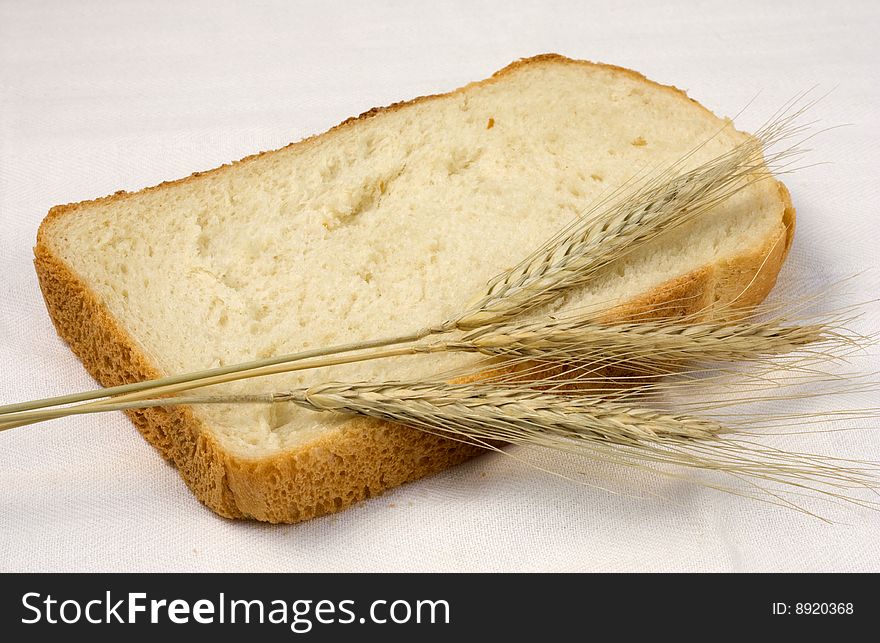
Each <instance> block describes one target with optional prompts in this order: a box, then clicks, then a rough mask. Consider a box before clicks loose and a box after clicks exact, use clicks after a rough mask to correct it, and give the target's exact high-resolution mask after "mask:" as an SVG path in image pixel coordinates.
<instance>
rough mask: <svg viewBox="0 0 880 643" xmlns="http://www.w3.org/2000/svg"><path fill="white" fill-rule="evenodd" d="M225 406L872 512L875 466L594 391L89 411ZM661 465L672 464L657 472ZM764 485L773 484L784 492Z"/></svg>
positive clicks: (351, 391) (363, 387) (467, 387)
mask: <svg viewBox="0 0 880 643" xmlns="http://www.w3.org/2000/svg"><path fill="white" fill-rule="evenodd" d="M231 403H233V404H247V403H257V404H279V403H294V404H297V405H299V406H301V407H303V408H306V409H309V410H312V411H321V412H334V413H346V414H357V415H362V416H367V417H372V418H377V419H382V420H387V421H391V422H396V423H401V424H405V425H407V426H410V427H413V428H414V429H417V430H420V431H423V432H426V433H431V434H434V435H439V436H442V437H445V438H448V439H452V440H457V441H460V442H465V443H467V444H471V445H475V446H478V447H481V448H485V449H490V450H495V451H499V452H500V453H505V454H507V453H506V452H504V451H501V450H500V449H499V445H501V444H520V445H531V446H540V447H545V448H551V449H554V450H558V451H564V452H568V453H573V454H577V455H580V456H587V457H589V458H592V459H597V460H599V461H602V462H608V463H615V464H621V465H626V466H630V467H637V468H647V467H650V470H651V471H652V472H654V473H658V474H661V475H665V476H670V477H674V478H681V477H684V476H683V475H682V474H681V473H678V472H677V471H678V468H680V467H685V468H686V469H692V470H694V469H696V470H700V471H709V472H715V473H721V474H725V475H727V476H730V477H733V478H734V479H736V480H738V481H740V482H744V483H745V484H746V488H745V490H744V489H743V488H741V487H731V486H724V485H720V484H718V483H715V482H712V481H700V480H697V481H696V482H698V483H700V484H703V485H704V486H707V487H711V488H714V489H718V490H721V491H725V492H729V493H734V494H737V495H743V496H747V497H750V498H755V499H759V500H764V501H768V502H771V503H774V504H781V505H783V506H786V507H789V508H794V509H797V510H800V511H806V510H805V509H804V508H803V507H801V506H800V505H798V504H797V503H796V502H793V501H792V500H789V499H788V498H787V495H797V494H799V493H815V492H818V493H820V494H823V495H824V496H825V497H828V498H831V499H837V500H843V501H847V502H851V503H854V504H858V505H863V506H867V507H871V508H876V507H875V505H874V504H873V503H871V502H868V501H864V500H861V499H859V498H858V497H855V496H853V495H852V493H851V491H852V490H856V489H861V490H872V491H875V490H876V488H877V486H878V480H877V478H876V471H877V467H876V465H875V464H873V463H867V462H862V461H856V460H845V459H842V458H833V457H822V456H818V455H812V454H804V453H796V452H786V451H782V450H780V449H776V448H773V447H770V446H767V445H763V444H760V443H757V442H755V439H756V436H755V435H754V434H749V433H742V434H740V433H738V432H736V431H735V430H734V429H733V428H731V427H729V426H726V425H725V424H722V423H719V422H718V421H717V420H714V419H711V418H706V417H701V416H699V415H691V414H684V413H679V412H672V411H666V410H663V409H659V408H649V407H644V406H639V405H637V404H633V403H631V402H626V401H617V402H615V401H608V400H603V399H600V398H598V397H595V396H584V395H579V396H576V397H572V396H567V395H560V394H557V393H549V392H546V391H542V390H536V389H534V388H532V387H530V386H520V387H518V388H516V387H515V388H499V387H496V386H493V385H489V384H485V383H481V382H477V383H471V384H448V383H445V382H388V383H379V384H370V383H326V384H321V385H317V386H312V387H309V388H302V389H297V390H293V391H288V392H278V393H265V394H248V395H225V396H206V397H199V396H183V397H177V398H161V399H154V400H147V401H139V402H119V403H110V404H107V405H106V406H105V407H104V408H101V409H97V410H98V411H108V410H124V409H127V408H133V407H135V406H138V407H143V406H162V407H170V406H175V405H191V404H231ZM87 407H88V405H81V406H80V407H74V408H79V409H85V408H87ZM95 411H96V410H95V409H89V410H86V411H82V412H95ZM507 455H510V454H507ZM511 457H516V456H511ZM663 465H671V466H673V467H674V468H673V469H672V470H666V469H664V468H662V467H663ZM563 477H564V476H563ZM768 485H771V486H768ZM772 485H781V486H782V488H783V489H787V491H780V490H776V489H775V488H774V487H773V486H772ZM806 512H807V513H811V512H809V511H806ZM812 515H815V514H812Z"/></svg>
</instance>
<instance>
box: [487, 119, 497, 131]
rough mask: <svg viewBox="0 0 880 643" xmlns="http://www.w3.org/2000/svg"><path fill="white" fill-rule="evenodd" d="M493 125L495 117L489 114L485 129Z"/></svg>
mask: <svg viewBox="0 0 880 643" xmlns="http://www.w3.org/2000/svg"><path fill="white" fill-rule="evenodd" d="M493 127H495V119H494V118H492V117H491V116H490V117H489V122H488V124H487V125H486V129H492V128H493Z"/></svg>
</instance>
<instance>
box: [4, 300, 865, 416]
mask: <svg viewBox="0 0 880 643" xmlns="http://www.w3.org/2000/svg"><path fill="white" fill-rule="evenodd" d="M834 342H837V343H839V344H841V345H848V344H850V343H854V342H855V340H854V339H853V338H852V337H850V336H848V335H845V334H843V332H842V331H840V330H838V329H836V328H834V327H833V326H831V325H829V324H819V323H814V324H809V325H788V326H781V325H778V324H777V323H775V322H774V321H769V322H743V321H740V322H728V321H712V322H700V323H693V324H689V323H687V322H686V321H685V322H684V323H682V322H680V321H678V320H675V319H667V320H651V321H640V322H621V323H613V322H606V323H601V322H596V321H593V319H592V318H591V317H590V316H579V317H570V318H565V319H555V318H545V319H543V320H541V321H536V322H525V323H519V324H507V325H496V326H489V327H487V328H484V329H480V330H477V331H472V332H471V333H468V334H465V335H463V336H462V337H461V338H458V339H455V340H449V341H438V340H431V339H428V340H422V341H420V342H416V343H414V344H412V345H410V346H400V347H396V348H391V349H383V348H378V349H375V350H373V351H372V352H370V351H367V352H360V353H352V354H345V355H338V356H335V357H333V358H327V357H324V358H320V359H319V360H317V361H309V360H304V361H298V362H294V363H282V364H273V365H269V366H257V367H255V368H242V369H240V370H236V371H234V372H231V373H223V374H220V375H214V376H212V377H204V378H200V379H196V380H185V381H182V382H174V383H172V384H169V385H164V386H156V387H151V388H149V389H147V390H143V391H137V392H134V393H129V394H126V395H116V396H113V397H110V398H109V399H108V400H101V401H97V402H92V403H91V404H90V406H88V407H87V408H86V409H85V410H84V411H79V412H90V411H91V412H99V411H101V410H107V409H108V408H110V407H108V406H107V404H108V403H111V404H112V403H116V404H126V405H127V406H124V407H112V408H134V407H135V406H136V404H137V402H138V401H142V400H149V399H151V398H156V397H159V396H167V395H172V394H176V393H179V392H181V391H189V390H193V389H196V388H201V387H205V386H212V385H216V384H224V383H227V382H231V381H237V380H242V379H249V378H255V377H264V376H267V375H274V374H278V373H283V372H291V371H296V370H302V369H311V368H315V367H318V366H330V365H339V364H346V363H353V362H357V361H365V360H373V359H378V358H388V357H396V356H402V355H418V354H430V353H447V352H464V353H478V354H482V355H485V356H489V357H503V358H506V359H505V361H504V362H502V364H501V366H502V369H503V370H502V372H503V373H507V372H508V371H513V373H514V376H515V377H514V381H516V382H520V381H523V380H528V379H531V380H535V379H536V374H537V375H540V376H541V378H542V379H543V380H544V382H543V383H544V384H545V385H548V384H549V382H547V381H546V379H547V378H546V371H547V369H548V365H550V364H559V365H562V366H564V368H565V371H564V375H563V377H562V378H561V379H562V383H563V384H564V385H566V386H576V387H577V388H578V389H579V390H582V391H584V390H588V385H589V384H594V385H596V386H597V387H598V389H599V390H606V389H607V388H608V387H609V384H611V383H617V384H620V383H624V384H631V382H630V381H629V380H631V379H632V374H637V375H660V374H665V373H671V372H678V373H679V374H680V373H681V366H682V365H683V364H685V363H687V362H690V361H694V360H700V361H732V360H746V359H751V360H758V359H760V358H762V357H766V356H779V355H783V354H787V353H790V352H792V351H795V350H799V349H803V348H804V347H805V346H809V345H815V346H817V347H819V346H823V347H824V348H823V352H819V353H818V354H820V355H829V354H833V353H832V351H831V348H832V346H833V343H834ZM817 350H818V348H817ZM608 367H618V368H619V367H624V368H625V369H626V373H627V374H626V375H623V376H621V378H618V380H617V381H616V380H615V378H613V377H609V376H608V373H607V369H608ZM483 370H485V369H484V365H482V364H481V365H479V366H478V367H477V369H474V368H473V367H470V368H468V369H465V370H463V371H461V372H452V373H449V374H448V376H449V379H457V378H464V377H467V378H472V377H476V376H483V377H484V378H485V377H490V378H491V375H486V374H484V373H480V371H483ZM495 370H497V365H496V366H495ZM495 383H496V384H497V383H498V382H497V379H496V382H495ZM559 383H560V382H555V384H559ZM83 406H85V405H83ZM73 408H80V407H69V406H60V405H59V406H55V407H52V408H49V409H24V410H20V411H8V412H5V413H2V414H0V430H5V429H10V428H15V427H17V426H23V425H25V424H31V423H35V422H41V421H45V420H50V419H56V418H60V417H64V416H65V415H69V414H72V412H73V410H72V409H73Z"/></svg>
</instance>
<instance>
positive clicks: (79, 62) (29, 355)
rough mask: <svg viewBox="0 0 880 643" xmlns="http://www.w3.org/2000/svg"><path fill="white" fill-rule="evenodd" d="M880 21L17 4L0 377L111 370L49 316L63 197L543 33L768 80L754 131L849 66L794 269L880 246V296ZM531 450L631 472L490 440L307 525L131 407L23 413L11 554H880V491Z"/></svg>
mask: <svg viewBox="0 0 880 643" xmlns="http://www.w3.org/2000/svg"><path fill="white" fill-rule="evenodd" d="M878 33H880V5H878V4H877V3H876V2H872V1H865V2H834V3H825V2H804V1H801V2H766V0H760V1H757V2H751V1H748V2H745V1H742V0H741V1H738V2H691V1H688V2H685V1H682V0H676V1H673V0H665V1H664V2H656V3H651V2H626V1H615V2H608V1H607V0H606V1H602V2H592V3H579V2H549V1H547V0H541V1H538V2H512V1H511V0H504V1H500V2H475V1H472V0H466V1H463V2H454V3H435V2H424V3H418V2H382V3H380V2H351V3H345V4H342V3H340V4H339V5H336V6H334V5H333V3H325V2H316V3H314V4H311V5H309V4H300V3H294V2H227V3H216V2H201V1H194V0H176V1H174V2H156V3H152V2H151V3H144V2H140V1H127V2H106V3H99V2H75V3H73V2H70V3H68V2H60V1H59V2H45V1H43V2H40V1H21V2H8V1H4V2H2V3H0V92H2V93H0V127H2V130H0V275H2V278H0V400H2V401H5V402H11V401H18V400H22V399H29V398H34V397H42V396H45V395H49V394H60V393H62V392H69V391H72V390H79V389H86V388H92V387H93V386H94V382H93V381H92V379H91V378H90V377H89V376H88V375H86V373H85V372H84V370H83V368H82V367H81V365H80V364H79V362H78V361H77V360H76V359H75V358H74V357H73V355H72V354H71V353H70V352H69V350H68V349H67V347H66V346H65V345H64V344H63V343H62V342H61V341H60V340H59V339H58V338H57V337H56V335H55V332H54V330H53V328H52V326H51V324H50V322H49V319H48V316H47V314H46V312H45V309H44V307H43V302H42V299H41V296H40V293H39V290H38V287H37V281H36V278H35V275H34V271H33V268H32V265H31V257H32V254H31V249H32V245H33V241H34V235H35V233H36V229H37V226H38V224H39V222H40V220H41V219H42V217H43V216H44V214H45V213H46V211H47V210H48V208H49V207H50V206H52V205H54V204H58V203H66V202H71V201H78V200H81V199H86V198H93V197H97V196H100V195H104V194H107V193H110V192H113V191H115V190H118V189H123V188H124V189H127V190H133V189H138V188H141V187H143V186H147V185H151V184H155V183H157V182H159V181H162V180H164V179H169V178H176V177H180V176H183V175H186V174H189V173H190V172H192V171H194V170H198V169H207V168H210V167H213V166H216V165H218V164H220V163H223V162H226V161H229V160H231V159H235V158H239V157H241V156H244V155H246V154H249V153H252V152H255V151H258V150H265V149H271V148H274V147H278V146H281V145H283V144H285V143H287V142H289V141H291V140H295V139H299V138H301V137H303V136H306V135H310V134H313V133H317V132H320V131H323V130H325V129H326V128H327V127H329V126H331V125H333V124H335V123H337V122H339V121H341V120H343V119H344V118H346V117H348V116H351V115H353V114H358V113H360V112H362V111H365V110H367V109H368V108H370V107H372V106H375V105H384V104H388V103H390V102H394V101H397V100H401V99H406V98H411V97H414V96H418V95H421V94H426V93H433V92H438V91H445V90H449V89H452V88H455V87H457V86H459V85H462V84H464V83H466V82H468V81H471V80H476V79H480V78H483V77H485V76H487V75H489V74H491V73H492V72H493V71H495V70H497V69H499V68H501V67H503V66H504V65H505V64H507V63H509V62H511V61H512V60H514V59H516V58H519V57H523V56H529V55H533V54H537V53H542V52H546V51H556V52H559V53H563V54H566V55H569V56H572V57H577V58H588V59H593V60H601V61H605V62H610V63H614V64H618V65H622V66H626V67H631V68H634V69H637V70H640V71H642V72H644V73H646V74H647V75H648V76H649V77H650V78H653V79H655V80H658V81H661V82H665V83H672V84H675V85H677V86H679V87H682V88H686V89H688V90H689V91H690V92H691V95H692V96H693V97H695V98H697V99H698V100H700V101H701V102H703V103H704V104H705V105H707V106H708V107H710V108H711V109H713V110H715V111H716V112H718V113H722V114H727V115H732V114H735V113H736V112H738V111H739V110H740V109H741V108H742V107H743V106H744V105H745V104H746V103H747V102H748V101H749V99H751V98H753V97H754V96H755V95H756V94H758V93H759V92H760V94H758V98H757V99H756V100H755V101H754V103H753V104H752V107H750V108H749V110H747V112H746V113H745V114H744V115H743V116H742V117H741V118H740V119H738V121H737V122H738V124H739V125H741V126H742V127H747V128H748V127H754V126H755V125H757V124H758V123H759V122H761V121H762V120H763V119H764V118H765V117H767V116H768V115H769V114H770V113H772V112H773V111H774V109H775V108H776V107H778V106H779V105H780V104H781V103H782V102H783V101H784V100H786V99H788V98H790V97H792V96H793V95H794V94H796V93H797V92H799V91H801V90H803V89H806V88H809V87H811V86H813V85H816V84H818V85H819V86H820V91H822V90H828V89H832V88H834V91H833V92H832V93H831V95H830V96H829V97H828V98H826V99H825V100H824V101H823V102H822V103H821V104H820V105H818V106H817V107H816V108H815V109H814V112H813V113H814V115H815V116H816V117H817V118H821V119H822V120H823V124H828V125H831V124H842V123H846V124H849V125H848V127H845V128H841V129H836V130H834V131H831V132H827V133H825V134H823V135H821V136H819V137H818V138H817V139H816V140H815V142H814V148H815V152H814V153H813V155H812V156H811V157H810V159H811V160H814V161H827V162H829V164H827V165H823V166H820V167H815V168H811V169H806V170H804V171H802V172H799V173H797V174H795V175H793V176H791V177H789V179H788V180H787V182H788V184H789V186H790V188H791V191H792V193H793V195H794V200H795V203H796V205H797V207H798V209H799V222H798V234H797V237H796V241H795V246H794V251H793V255H792V258H791V260H790V261H789V263H788V264H787V265H786V267H785V269H784V271H783V274H782V277H781V282H780V289H781V290H782V291H783V292H785V293H788V294H797V293H799V292H805V291H807V290H809V289H810V288H816V287H819V286H821V285H823V284H827V283H830V282H832V281H834V280H835V279H838V278H840V277H843V276H846V275H850V274H852V273H854V272H858V271H863V270H865V269H868V268H873V271H872V270H869V271H868V272H867V273H865V274H863V275H862V276H861V277H860V278H859V279H858V280H857V281H856V282H853V284H855V288H856V292H855V293H854V294H853V295H852V297H851V300H853V301H857V300H861V301H864V300H866V299H869V298H871V297H876V296H877V293H878V292H880V288H878V285H880V280H878V275H877V271H876V265H877V257H878V254H877V249H876V246H877V243H878V240H880V225H878V223H877V216H878V207H877V206H878V198H877V197H878V187H877V177H878V169H880V167H878V160H880V146H878V139H877V131H878V130H877V123H878V116H880V114H878V98H880V82H878V81H880V78H878V74H877V69H878V64H877V63H878V60H880V57H878V53H880V52H878V47H877V34H878ZM853 284H850V285H851V286H852V285H853ZM866 311H867V312H866V315H865V317H864V318H863V319H862V320H861V322H860V326H859V327H860V328H862V329H874V330H876V329H877V328H878V327H880V323H878V322H880V308H878V306H877V304H869V305H868V306H867V308H866ZM860 368H867V369H871V368H874V369H876V370H880V364H877V361H876V359H875V360H874V361H873V362H871V361H867V362H866V361H864V360H863V361H862V362H861V363H860ZM859 401H860V402H862V403H864V401H865V400H864V398H860V399H859V400H855V401H853V400H846V399H844V400H838V402H837V403H838V404H839V405H842V406H846V405H847V404H853V403H856V402H859ZM874 428H875V429H880V426H877V425H876V423H875V426H874ZM878 442H880V439H878V434H877V433H875V432H872V431H867V432H861V433H858V434H846V435H815V436H812V437H810V438H809V440H808V441H807V442H806V443H805V444H806V445H807V446H808V447H809V448H817V449H826V450H831V451H833V452H846V453H848V454H850V455H855V456H857V457H865V458H873V459H875V460H880V447H878ZM518 453H521V452H518ZM531 457H532V459H533V460H534V461H536V462H538V463H539V464H542V465H545V466H550V467H556V468H560V469H561V470H562V471H566V472H568V473H575V472H578V471H584V470H588V472H587V474H586V477H585V480H586V481H587V482H593V483H601V484H604V485H607V486H609V487H610V488H611V489H612V490H613V491H615V492H616V493H615V494H612V493H608V492H605V491H601V490H595V489H591V488H588V487H583V486H578V485H575V484H573V483H571V482H567V481H565V480H561V479H558V478H554V477H552V476H549V475H546V474H544V473H541V472H539V471H536V470H534V469H531V468H528V467H526V466H524V465H523V464H521V463H518V462H516V461H514V460H512V459H510V458H505V457H503V456H497V455H493V456H486V457H483V458H480V459H478V460H477V461H474V462H471V463H469V464H466V465H464V466H461V467H458V468H456V469H455V470H452V471H448V472H445V473H443V474H441V475H438V476H435V477H433V478H430V479H427V480H423V481H420V482H417V483H414V484H409V485H406V486H404V487H402V488H399V489H396V490H394V491H392V492H390V493H388V494H386V495H384V496H382V497H380V498H377V499H373V500H371V501H369V502H365V503H362V504H360V505H358V506H356V507H355V508H353V509H351V510H349V511H346V512H344V513H342V514H338V515H334V516H330V517H326V518H323V519H318V520H314V521H311V522H308V523H304V524H300V525H294V526H271V525H264V524H255V523H247V522H231V521H227V520H223V519H221V518H219V517H217V516H215V515H214V514H213V513H211V512H210V511H208V510H207V509H205V508H204V507H203V506H202V505H201V504H199V503H198V502H197V501H196V500H195V498H194V497H193V496H192V495H191V494H190V493H189V492H188V491H187V489H186V488H185V487H184V485H183V483H182V482H181V480H180V479H179V478H178V476H177V474H176V472H175V471H174V470H173V469H172V468H171V467H170V466H169V465H167V464H166V463H164V462H163V461H162V460H161V459H160V458H159V456H158V455H157V454H156V453H155V452H154V451H153V449H152V448H151V447H150V446H148V445H147V443H146V442H145V441H144V440H142V439H141V438H140V437H139V436H138V434H137V433H136V432H135V430H134V429H133V428H132V426H131V425H130V424H129V423H128V422H127V420H125V419H124V417H122V416H121V415H110V416H95V417H85V418H77V419H69V420H65V421H60V422H55V423H51V424H46V425H39V426H35V427H31V428H26V429H18V430H15V431H10V432H6V433H3V434H0V569H2V570H4V571H24V570H55V571H61V570H141V571H163V570H217V571H220V570H223V571H257V570H263V571H319V570H320V571H332V570H352V571H368V570H403V571H417V570H422V571H424V570H428V571H434V570H457V571H465V570H562V571H591V570H626V571H630V570H678V571H701V570H717V571H724V570H727V571H731V570H759V571H776V570H791V571H801V570H837V571H843V570H851V571H855V570H870V571H880V514H878V513H876V512H869V511H863V510H855V509H850V510H840V511H837V512H836V513H835V516H836V518H837V520H838V521H839V522H837V523H836V524H832V525H828V524H825V523H823V522H820V521H818V520H816V519H813V518H809V517H805V516H802V515H800V514H797V513H795V512H792V511H785V510H782V509H779V508H775V507H771V506H768V505H764V504H761V503H756V502H752V501H746V500H742V499H738V498H735V497H729V496H725V495H722V494H719V493H716V492H711V491H708V490H705V489H703V488H700V487H696V486H688V485H686V484H680V483H674V482H668V481H658V480H657V479H655V478H653V477H651V476H650V475H646V474H640V473H634V472H631V471H619V470H615V469H611V468H608V467H601V466H594V465H590V464H589V463H583V462H580V463H578V462H575V461H571V460H569V461H563V459H560V458H559V457H558V456H555V455H547V454H536V455H532V456H531ZM649 492H650V493H658V494H661V495H662V496H664V497H665V498H666V500H663V499H658V498H654V497H651V496H649V495H646V494H647V493H649ZM638 496H641V497H638Z"/></svg>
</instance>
